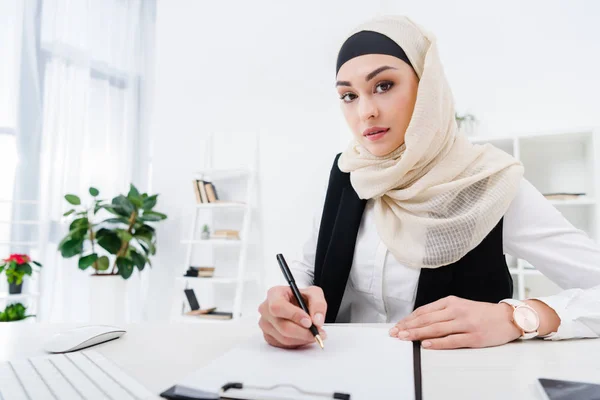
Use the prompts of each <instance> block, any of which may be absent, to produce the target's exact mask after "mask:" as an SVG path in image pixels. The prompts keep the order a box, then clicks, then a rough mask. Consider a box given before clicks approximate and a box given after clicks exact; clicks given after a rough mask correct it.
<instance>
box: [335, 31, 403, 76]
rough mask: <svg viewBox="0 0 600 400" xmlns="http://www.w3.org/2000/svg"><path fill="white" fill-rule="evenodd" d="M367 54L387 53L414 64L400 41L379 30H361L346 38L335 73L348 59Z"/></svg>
mask: <svg viewBox="0 0 600 400" xmlns="http://www.w3.org/2000/svg"><path fill="white" fill-rule="evenodd" d="M365 54H387V55H389V56H394V57H397V58H399V59H401V60H402V61H404V62H405V63H407V64H408V65H410V66H411V68H412V64H411V63H410V61H409V59H408V57H407V56H406V53H405V52H404V50H402V47H400V46H399V45H398V43H396V42H394V41H393V40H392V39H390V38H389V37H387V36H385V35H382V34H381V33H379V32H374V31H360V32H357V33H355V34H354V35H352V36H350V37H349V38H348V39H346V41H345V42H344V44H343V45H342V48H341V49H340V52H339V53H338V58H337V66H336V69H335V74H336V75H337V73H338V72H339V71H340V67H341V66H342V65H344V63H345V62H346V61H348V60H350V59H352V58H354V57H358V56H363V55H365ZM413 69H414V68H413Z"/></svg>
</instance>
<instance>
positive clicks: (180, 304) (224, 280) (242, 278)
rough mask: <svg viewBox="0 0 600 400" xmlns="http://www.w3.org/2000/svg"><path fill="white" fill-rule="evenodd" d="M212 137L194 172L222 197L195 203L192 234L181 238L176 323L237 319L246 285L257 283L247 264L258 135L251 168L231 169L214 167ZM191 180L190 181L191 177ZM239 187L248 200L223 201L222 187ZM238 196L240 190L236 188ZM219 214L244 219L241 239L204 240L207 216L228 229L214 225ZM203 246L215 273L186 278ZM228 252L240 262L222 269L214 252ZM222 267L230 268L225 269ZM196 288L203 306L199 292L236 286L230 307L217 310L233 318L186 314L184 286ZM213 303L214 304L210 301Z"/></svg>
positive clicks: (211, 293) (216, 292)
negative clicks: (183, 251) (183, 250)
mask: <svg viewBox="0 0 600 400" xmlns="http://www.w3.org/2000/svg"><path fill="white" fill-rule="evenodd" d="M211 146H212V138H209V141H208V145H207V150H206V155H205V168H203V169H202V170H199V171H197V172H195V173H194V174H193V175H192V177H191V178H192V179H202V180H204V181H210V182H212V183H213V184H214V185H215V187H216V188H217V193H218V195H219V198H220V199H221V200H220V201H222V202H218V203H208V204H196V205H195V206H194V211H193V216H192V221H191V226H190V230H189V235H188V237H187V238H185V239H184V240H182V241H181V243H182V244H183V245H185V246H186V256H185V265H184V267H183V268H181V270H180V274H179V276H178V277H176V279H175V280H176V285H175V286H176V288H177V296H176V298H175V301H174V305H173V312H172V314H171V320H172V321H177V322H197V323H204V322H206V323H216V322H220V323H226V322H230V321H234V320H236V319H237V318H239V317H240V316H241V313H242V300H243V294H244V286H245V285H246V284H247V283H249V282H254V281H255V278H253V277H251V276H248V273H247V264H248V246H249V240H248V239H249V235H250V227H251V221H252V210H253V208H254V207H253V199H254V195H255V190H256V162H257V155H256V154H257V151H258V138H257V136H256V142H255V146H256V147H255V148H254V151H253V156H252V157H251V161H250V162H249V167H248V168H231V169H227V168H225V169H218V168H212V167H211V165H212V158H213V156H212V152H211ZM192 179H190V181H191V180H192ZM223 186H226V187H229V188H231V187H232V186H236V187H237V188H239V187H241V186H245V187H246V190H245V196H244V197H245V199H244V201H243V202H240V201H239V200H240V199H238V198H235V199H231V201H229V200H222V197H223V195H222V192H221V191H220V189H221V188H222V187H223ZM237 192H238V196H239V193H240V190H237ZM190 201H193V197H191V196H190ZM219 216H221V217H222V216H225V217H227V218H226V219H231V217H233V219H234V220H237V221H239V219H240V218H241V219H242V223H241V229H240V232H239V234H240V239H239V240H235V239H217V238H210V239H201V238H200V230H201V229H200V228H201V226H202V224H201V223H199V220H200V219H201V218H203V217H204V219H205V220H206V219H208V220H209V221H210V224H209V225H210V226H211V231H214V230H215V229H229V227H228V226H223V227H218V228H215V225H218V222H216V220H217V219H218V217H219ZM196 249H200V251H202V252H203V253H204V254H205V255H206V254H211V259H213V261H214V263H213V266H214V267H215V275H214V276H213V277H211V278H202V277H198V278H195V277H185V276H182V275H183V274H184V273H185V271H186V270H187V269H188V267H189V266H191V265H192V261H193V255H194V251H195V250H196ZM219 249H221V251H226V252H227V253H228V255H229V256H232V255H233V254H234V253H235V252H237V265H236V266H235V268H234V269H232V268H221V267H220V266H219V260H218V259H215V258H216V257H214V253H216V252H217V251H219ZM223 270H227V271H225V272H222V271H223ZM187 288H194V290H195V292H196V291H197V290H198V291H199V292H200V293H196V294H197V297H199V301H200V305H201V306H202V307H203V306H204V305H203V302H202V300H200V296H199V294H204V295H206V294H208V296H204V297H205V298H206V297H215V296H218V295H219V293H220V292H225V291H226V292H231V288H233V299H232V302H231V303H230V306H229V307H226V308H224V307H221V306H218V305H217V311H223V312H231V313H232V319H230V320H214V319H205V318H199V317H196V316H188V315H185V312H186V311H189V305H188V302H187V299H186V298H185V296H184V292H183V289H187ZM211 305H212V304H211Z"/></svg>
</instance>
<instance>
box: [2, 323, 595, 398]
mask: <svg viewBox="0 0 600 400" xmlns="http://www.w3.org/2000/svg"><path fill="white" fill-rule="evenodd" d="M76 326H77V325H75V324H68V325H66V324H32V323H0V361H6V360H13V359H19V358H24V357H31V356H35V355H43V354H45V353H44V352H43V350H42V345H43V343H44V342H45V340H46V339H47V338H48V337H50V336H51V335H52V334H53V333H55V332H59V331H61V330H65V329H69V328H73V327H76ZM354 326H356V325H354ZM361 326H377V325H374V324H361ZM125 328H126V330H127V334H126V335H124V336H123V337H122V338H121V339H118V340H114V341H111V342H107V343H103V344H101V345H98V346H95V347H94V350H97V351H99V352H100V353H102V354H103V355H104V356H106V357H107V358H109V359H111V360H113V361H114V362H115V363H116V364H117V365H119V366H120V367H121V368H123V369H124V370H125V371H126V372H127V373H129V374H130V375H131V376H133V377H135V378H137V379H138V380H139V381H140V382H141V383H142V384H144V385H145V386H146V387H148V389H150V390H151V391H153V392H155V393H160V392H161V391H163V390H164V389H166V388H168V387H170V386H171V385H173V384H174V383H176V382H177V381H179V380H180V379H181V378H183V377H184V376H186V375H187V374H188V373H189V372H191V371H193V370H195V369H198V368H200V367H202V366H204V365H206V364H208V363H209V362H210V361H211V360H213V359H215V358H217V357H219V356H220V355H222V354H223V353H224V352H226V351H227V350H229V349H231V348H232V347H234V346H235V345H236V344H237V343H238V342H239V341H240V340H241V339H244V338H247V337H249V336H251V335H253V334H255V333H256V332H257V331H258V326H257V324H256V320H254V319H247V320H240V321H239V322H227V323H206V324H204V323H199V324H152V323H141V324H133V325H127V326H125ZM599 355H600V340H570V341H561V342H548V341H541V340H529V341H521V342H514V343H509V344H507V345H504V346H500V347H493V348H487V349H475V350H472V349H463V350H447V351H436V350H422V374H423V398H424V399H425V400H435V399H455V398H456V399H459V398H460V399H478V400H479V399H519V400H520V399H539V398H540V397H539V396H538V393H537V388H536V387H535V380H536V378H537V377H546V378H555V379H567V380H581V381H587V382H594V383H600V357H599ZM374 363H376V361H374ZM402 397H403V396H402V394H401V393H399V394H398V397H397V398H399V399H400V398H402ZM157 398H160V397H158V396H157ZM390 398H393V397H390Z"/></svg>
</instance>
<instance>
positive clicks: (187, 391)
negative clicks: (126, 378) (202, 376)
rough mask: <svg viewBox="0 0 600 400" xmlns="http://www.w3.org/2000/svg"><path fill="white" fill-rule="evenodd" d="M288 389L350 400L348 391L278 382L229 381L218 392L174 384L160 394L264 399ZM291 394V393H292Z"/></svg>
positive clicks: (182, 398) (179, 398)
mask: <svg viewBox="0 0 600 400" xmlns="http://www.w3.org/2000/svg"><path fill="white" fill-rule="evenodd" d="M282 388H283V389H288V395H289V392H290V391H293V392H294V393H295V394H297V395H302V396H303V398H307V396H310V397H311V398H314V399H315V400H326V399H337V400H352V397H351V395H350V394H348V393H340V392H333V393H324V392H312V391H308V390H304V389H302V388H299V387H297V386H294V385H287V384H280V385H273V386H253V385H245V384H243V383H240V382H229V383H226V384H225V385H223V386H222V387H221V390H220V391H219V393H218V394H217V393H209V392H205V391H202V390H198V389H194V388H189V387H186V386H181V385H175V386H172V387H170V388H169V389H167V390H165V391H164V392H163V393H161V394H160V396H161V397H163V398H165V399H169V400H265V399H267V398H269V399H270V398H272V399H280V397H279V396H281V394H278V393H280V392H279V391H278V390H279V389H282ZM292 394H293V393H292ZM271 396H273V397H271Z"/></svg>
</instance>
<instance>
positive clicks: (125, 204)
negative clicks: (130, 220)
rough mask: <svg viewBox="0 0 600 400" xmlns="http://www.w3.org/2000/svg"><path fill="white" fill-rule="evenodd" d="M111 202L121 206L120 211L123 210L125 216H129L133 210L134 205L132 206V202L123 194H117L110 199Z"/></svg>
mask: <svg viewBox="0 0 600 400" xmlns="http://www.w3.org/2000/svg"><path fill="white" fill-rule="evenodd" d="M112 204H113V206H117V207H120V208H121V210H122V211H121V212H124V213H125V215H124V216H126V217H128V216H130V215H131V213H133V212H134V211H135V207H134V206H133V203H131V201H130V200H129V199H128V198H127V197H125V196H123V195H119V196H117V197H115V198H114V199H113V200H112Z"/></svg>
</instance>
